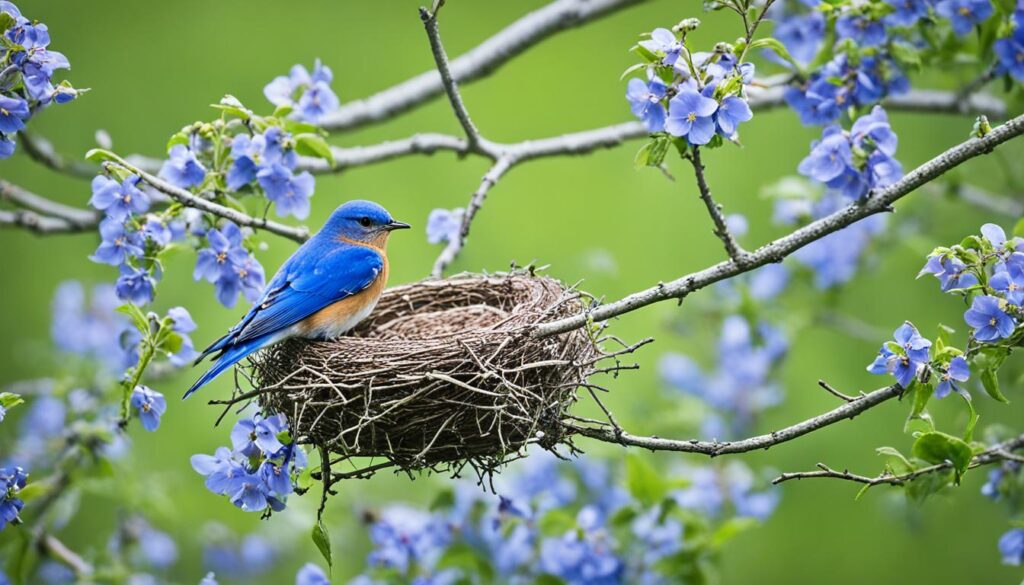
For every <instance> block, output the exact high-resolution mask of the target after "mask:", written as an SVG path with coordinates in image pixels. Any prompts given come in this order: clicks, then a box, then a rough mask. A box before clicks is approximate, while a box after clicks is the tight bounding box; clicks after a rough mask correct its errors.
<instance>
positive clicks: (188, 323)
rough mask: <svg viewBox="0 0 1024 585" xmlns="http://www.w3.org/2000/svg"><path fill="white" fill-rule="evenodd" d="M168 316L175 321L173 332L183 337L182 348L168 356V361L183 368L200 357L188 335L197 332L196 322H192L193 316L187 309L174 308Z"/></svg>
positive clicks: (168, 311) (172, 327) (168, 312)
mask: <svg viewBox="0 0 1024 585" xmlns="http://www.w3.org/2000/svg"><path fill="white" fill-rule="evenodd" d="M167 316H168V317H170V318H171V320H172V321H173V323H172V325H171V330H172V331H174V332H175V333H177V334H178V336H180V337H181V347H180V348H179V349H178V351H177V352H176V353H173V354H171V355H170V356H168V360H169V361H170V362H171V363H172V364H174V365H175V366H178V367H182V366H184V365H186V364H188V363H189V362H191V361H192V360H194V359H196V357H197V356H198V355H199V353H198V352H197V351H196V349H195V346H194V345H193V344H192V338H191V337H190V336H189V335H188V334H189V333H192V332H193V331H195V330H196V322H195V321H193V320H192V315H190V314H189V312H188V310H187V309H186V308H185V307H172V308H171V309H168V310H167Z"/></svg>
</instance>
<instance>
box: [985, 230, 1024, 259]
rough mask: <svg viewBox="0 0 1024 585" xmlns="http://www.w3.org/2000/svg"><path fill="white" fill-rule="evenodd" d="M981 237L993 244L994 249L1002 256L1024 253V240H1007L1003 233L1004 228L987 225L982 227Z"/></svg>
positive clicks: (1015, 238)
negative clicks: (1018, 252)
mask: <svg viewBox="0 0 1024 585" xmlns="http://www.w3.org/2000/svg"><path fill="white" fill-rule="evenodd" d="M981 235H982V236H983V237H984V238H985V239H986V240H988V242H989V243H990V244H992V247H993V248H995V249H996V252H999V253H1000V254H1004V253H1011V254H1012V253H1013V252H1014V251H1021V252H1024V239H1022V238H1017V237H1014V238H1010V239H1007V237H1006V232H1004V231H1003V228H1001V227H999V226H998V225H996V224H994V223H986V224H985V225H983V226H981Z"/></svg>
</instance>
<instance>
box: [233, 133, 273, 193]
mask: <svg viewBox="0 0 1024 585" xmlns="http://www.w3.org/2000/svg"><path fill="white" fill-rule="evenodd" d="M266 144H267V143H266V139H265V138H264V137H263V135H262V134H257V135H256V136H253V137H252V138H249V135H248V134H239V135H238V136H235V137H234V139H233V140H232V141H231V158H232V162H231V167H230V168H229V169H228V174H227V178H226V180H227V187H228V189H230V190H232V191H237V190H239V189H241V188H242V187H244V186H246V185H248V184H249V183H252V182H253V181H255V180H256V171H258V170H259V167H258V166H257V162H256V161H258V160H259V159H260V156H261V155H262V154H263V149H264V148H265V147H266Z"/></svg>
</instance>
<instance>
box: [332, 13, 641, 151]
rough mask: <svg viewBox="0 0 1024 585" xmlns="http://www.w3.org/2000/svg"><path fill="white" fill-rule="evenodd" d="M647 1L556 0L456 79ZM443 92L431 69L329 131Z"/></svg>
mask: <svg viewBox="0 0 1024 585" xmlns="http://www.w3.org/2000/svg"><path fill="white" fill-rule="evenodd" d="M642 1H643V0H556V1H555V2H552V3H550V4H548V5H547V6H544V7H542V8H540V9H538V10H535V11H533V12H531V13H529V14H527V15H525V16H523V17H522V18H520V19H519V20H517V21H515V22H513V23H512V24H510V25H508V26H506V27H505V28H504V29H502V30H501V31H499V32H498V33H496V34H495V35H494V36H492V37H490V38H489V39H487V40H485V41H484V42H482V43H480V44H479V45H477V46H476V47H474V48H473V49H471V50H470V51H469V52H467V53H465V54H464V55H461V56H459V57H457V58H456V59H454V60H453V61H452V62H451V66H450V71H451V77H452V79H453V80H455V81H457V82H459V83H468V82H470V81H474V80H476V79H480V78H481V77H485V76H487V75H489V74H490V73H492V72H494V71H495V70H497V69H498V68H499V67H501V66H502V65H504V64H505V63H506V62H508V61H509V60H511V59H512V58H514V57H516V56H518V55H519V54H520V53H522V52H523V51H525V50H526V49H529V48H530V47H532V46H534V45H536V44H538V43H540V42H541V41H543V40H544V39H546V38H548V37H550V36H552V35H554V34H557V33H559V32H561V31H563V30H568V29H570V28H574V27H577V26H580V25H583V24H585V23H587V22H590V21H592V20H597V19H599V18H601V17H603V16H605V15H608V14H612V13H614V12H616V11H618V10H621V9H623V8H627V7H629V6H633V5H635V4H639V3H640V2H642ZM443 92H444V87H443V85H442V83H441V75H440V74H439V73H438V72H437V71H436V70H430V71H426V72H424V73H421V74H420V75H417V76H416V77H413V78H411V79H409V80H407V81H404V82H402V83H399V84H398V85H395V86H393V87H391V88H388V89H386V90H384V91H381V92H379V93H376V94H374V95H372V96H370V97H367V98H364V99H362V100H358V101H354V102H349V103H347V104H344V105H343V106H342V107H341V108H339V109H338V110H336V111H334V112H333V113H331V114H330V115H328V116H326V117H325V118H324V119H323V122H322V124H321V125H322V127H323V128H324V129H326V130H331V131H339V130H349V129H353V128H358V127H360V126H365V125H367V124H370V123H373V122H378V121H381V120H386V119H391V118H393V117H394V116H395V115H397V114H400V113H402V112H405V111H408V110H411V109H413V108H415V107H417V106H420V105H422V104H424V103H426V102H428V101H430V100H432V99H434V98H436V97H437V96H439V95H441V94H442V93H443Z"/></svg>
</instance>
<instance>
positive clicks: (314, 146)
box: [295, 134, 334, 167]
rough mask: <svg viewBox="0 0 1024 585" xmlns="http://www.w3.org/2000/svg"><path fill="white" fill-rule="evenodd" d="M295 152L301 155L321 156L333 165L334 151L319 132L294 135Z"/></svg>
mask: <svg viewBox="0 0 1024 585" xmlns="http://www.w3.org/2000/svg"><path fill="white" fill-rule="evenodd" d="M295 152H297V153H299V154H301V155H303V156H312V157H316V158H322V159H324V160H325V161H327V162H328V163H330V165H331V166H332V167H333V166H334V153H333V152H332V151H331V146H330V145H329V144H327V141H326V140H324V137H323V136H320V135H319V134H299V135H298V136H296V137H295Z"/></svg>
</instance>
